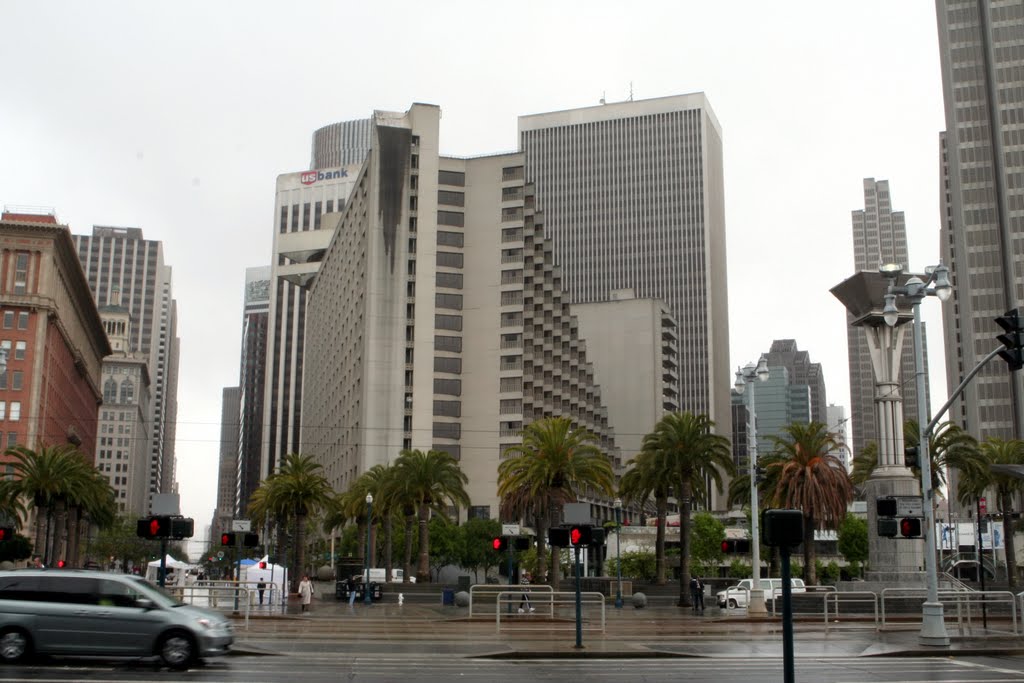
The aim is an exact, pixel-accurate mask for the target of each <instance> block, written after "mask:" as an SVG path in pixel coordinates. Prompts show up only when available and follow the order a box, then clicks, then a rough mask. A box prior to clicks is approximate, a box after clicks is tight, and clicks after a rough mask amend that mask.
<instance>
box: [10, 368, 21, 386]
mask: <svg viewBox="0 0 1024 683" xmlns="http://www.w3.org/2000/svg"><path fill="white" fill-rule="evenodd" d="M21 382H22V373H21V370H15V371H14V372H12V373H11V389H12V390H13V391H21Z"/></svg>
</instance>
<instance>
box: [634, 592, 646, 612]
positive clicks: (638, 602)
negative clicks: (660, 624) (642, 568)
mask: <svg viewBox="0 0 1024 683" xmlns="http://www.w3.org/2000/svg"><path fill="white" fill-rule="evenodd" d="M632 600H633V607H635V608H636V609H643V608H644V607H647V596H646V595H644V594H643V593H633V598H632Z"/></svg>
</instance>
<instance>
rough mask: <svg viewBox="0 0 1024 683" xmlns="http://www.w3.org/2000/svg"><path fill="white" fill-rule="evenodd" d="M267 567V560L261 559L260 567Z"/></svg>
mask: <svg viewBox="0 0 1024 683" xmlns="http://www.w3.org/2000/svg"><path fill="white" fill-rule="evenodd" d="M266 568H267V563H266V562H265V561H263V560H260V569H266Z"/></svg>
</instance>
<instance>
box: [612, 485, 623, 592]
mask: <svg viewBox="0 0 1024 683" xmlns="http://www.w3.org/2000/svg"><path fill="white" fill-rule="evenodd" d="M613 505H615V574H616V580H617V581H618V588H616V589H615V609H622V554H621V552H620V550H621V549H622V499H621V498H616V499H615V502H614V503H613Z"/></svg>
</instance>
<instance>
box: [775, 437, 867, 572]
mask: <svg viewBox="0 0 1024 683" xmlns="http://www.w3.org/2000/svg"><path fill="white" fill-rule="evenodd" d="M783 432H784V436H781V437H779V436H773V437H772V441H773V442H774V444H775V448H774V450H773V453H772V455H774V456H777V458H778V459H772V460H770V461H768V463H767V465H766V467H767V469H768V470H769V471H772V470H775V472H774V474H775V475H776V476H777V477H778V479H777V482H776V488H775V490H774V491H773V492H772V504H773V505H776V506H779V507H785V508H792V509H798V510H802V511H803V514H804V544H803V545H804V580H805V581H806V582H807V583H808V584H815V583H817V571H816V569H815V566H814V562H815V553H814V530H815V529H823V528H825V527H830V528H833V529H838V528H839V524H840V523H841V522H842V521H843V518H845V517H846V506H847V505H848V504H849V503H850V502H852V501H853V483H852V482H851V481H850V475H849V474H847V472H846V467H844V466H843V462H842V461H841V460H840V459H839V458H837V457H836V456H834V455H832V453H833V452H835V451H836V450H837V449H839V448H840V445H839V443H838V442H837V441H836V438H835V435H834V434H832V433H830V432H829V431H828V427H826V426H825V425H824V424H822V423H821V422H811V423H809V424H803V423H797V422H795V423H793V424H790V425H788V426H786V427H785V428H784V429H783Z"/></svg>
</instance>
